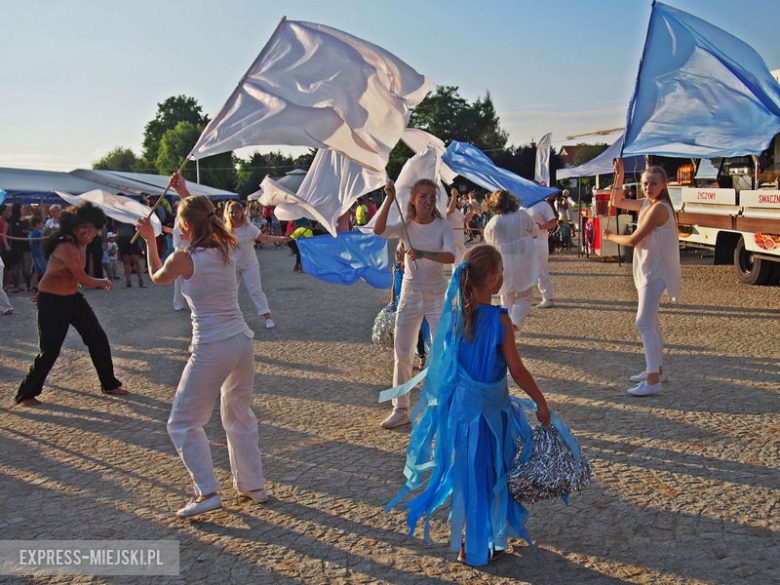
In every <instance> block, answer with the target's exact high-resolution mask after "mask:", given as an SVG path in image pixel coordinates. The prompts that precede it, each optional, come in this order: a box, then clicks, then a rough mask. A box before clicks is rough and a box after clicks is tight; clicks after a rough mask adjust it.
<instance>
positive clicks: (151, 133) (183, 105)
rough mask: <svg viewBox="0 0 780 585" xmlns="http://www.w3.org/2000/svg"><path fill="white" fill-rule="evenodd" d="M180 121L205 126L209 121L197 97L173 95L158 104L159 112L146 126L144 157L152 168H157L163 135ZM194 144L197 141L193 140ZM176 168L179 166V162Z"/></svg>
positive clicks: (159, 170)
mask: <svg viewBox="0 0 780 585" xmlns="http://www.w3.org/2000/svg"><path fill="white" fill-rule="evenodd" d="M179 122H189V123H190V124H193V125H194V126H197V127H200V128H203V127H205V125H206V124H207V123H208V117H207V116H205V115H204V114H203V108H201V106H200V105H199V104H198V101H197V100H196V99H195V98H191V97H187V96H185V95H179V96H171V97H169V98H168V99H166V100H165V101H164V102H162V103H159V104H157V114H156V115H155V117H154V120H151V121H150V122H148V123H147V124H146V127H145V128H144V143H143V146H144V152H143V159H144V161H145V163H146V164H147V165H148V166H150V167H151V168H156V161H157V157H158V154H159V150H160V141H161V140H162V137H163V135H164V134H165V133H166V132H167V131H168V130H173V129H174V128H176V125H177V124H178V123H179ZM196 140H197V138H196ZM194 144H195V142H193V145H194ZM187 154H189V152H187V153H185V156H186V155H187ZM182 160H184V157H182V158H181V159H180V161H179V164H181V161H182ZM176 168H179V165H178V164H177V165H176ZM174 170H175V169H174ZM157 171H158V172H162V171H161V169H157Z"/></svg>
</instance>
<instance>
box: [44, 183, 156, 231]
mask: <svg viewBox="0 0 780 585" xmlns="http://www.w3.org/2000/svg"><path fill="white" fill-rule="evenodd" d="M55 193H56V194H57V195H59V196H60V197H62V198H63V199H64V200H65V201H67V202H68V203H70V204H71V205H78V204H79V203H83V202H84V201H89V202H90V203H91V204H92V205H94V206H95V207H99V208H100V209H102V210H103V212H104V213H105V214H106V215H107V216H108V217H110V218H113V219H115V220H116V221H118V222H120V223H129V224H132V225H135V224H137V223H138V220H139V219H141V218H142V217H148V215H149V212H150V211H151V210H152V209H151V207H148V206H146V205H144V204H143V203H141V202H139V201H136V200H135V199H130V197H124V196H122V195H114V194H112V193H109V192H108V191H103V189H94V190H92V191H87V192H86V193H82V194H81V195H72V194H70V193H65V192H64V191H55ZM151 220H152V227H153V228H154V235H155V236H159V235H160V234H161V233H162V224H161V223H160V218H159V217H157V214H156V213H153V214H152V217H151Z"/></svg>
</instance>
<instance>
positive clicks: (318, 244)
mask: <svg viewBox="0 0 780 585" xmlns="http://www.w3.org/2000/svg"><path fill="white" fill-rule="evenodd" d="M296 243H297V244H298V250H299V251H300V253H301V264H302V266H303V271H304V272H306V273H307V274H311V275H312V276H314V277H315V278H319V279H320V280H324V281H326V282H331V283H334V284H348V285H351V284H355V283H356V282H357V281H358V280H360V279H363V280H365V281H366V282H367V283H368V284H370V285H371V286H373V287H374V288H390V287H391V286H392V285H393V274H392V272H391V271H390V261H389V260H388V255H387V240H386V239H385V238H380V237H379V236H375V235H374V234H362V233H360V232H339V233H338V237H335V238H334V237H332V236H329V235H322V236H314V237H313V238H298V239H297V240H296Z"/></svg>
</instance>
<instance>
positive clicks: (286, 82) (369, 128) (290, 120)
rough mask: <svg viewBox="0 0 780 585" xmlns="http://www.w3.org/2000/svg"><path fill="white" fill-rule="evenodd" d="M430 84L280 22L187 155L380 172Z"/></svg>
mask: <svg viewBox="0 0 780 585" xmlns="http://www.w3.org/2000/svg"><path fill="white" fill-rule="evenodd" d="M431 87H432V84H431V82H430V80H428V79H427V78H426V77H424V76H422V75H420V74H419V73H417V72H416V71H415V70H414V69H412V68H411V67H409V66H408V65H407V64H406V63H404V62H403V61H401V60H400V59H398V58H397V57H396V56H394V55H393V54H391V53H389V52H387V51H385V50H384V49H382V48H381V47H378V46H376V45H373V44H371V43H369V42H366V41H364V40H362V39H359V38H357V37H354V36H352V35H349V34H347V33H345V32H342V31H340V30H337V29H334V28H330V27H327V26H323V25H320V24H314V23H307V22H296V21H287V20H285V21H283V22H282V23H281V24H280V25H279V27H278V28H277V30H276V32H275V33H274V34H273V36H272V37H271V39H270V40H269V41H268V44H267V45H266V46H265V47H264V48H263V50H262V51H261V52H260V55H259V56H258V57H257V59H256V60H255V62H254V63H253V64H252V66H251V67H250V68H249V70H248V71H247V73H246V74H245V75H244V78H243V79H242V80H241V82H240V83H239V85H238V87H237V88H236V89H235V91H234V92H233V95H231V96H230V98H229V99H228V101H227V102H226V103H225V105H224V106H223V107H222V110H221V111H220V112H219V114H217V116H216V117H215V118H214V119H213V120H212V121H211V122H210V123H209V125H208V126H206V128H205V130H204V131H203V134H201V136H200V138H199V139H198V142H197V144H196V145H195V147H194V148H193V149H192V152H191V153H190V156H191V157H192V158H196V159H199V158H203V157H206V156H210V155H213V154H218V153H221V152H227V151H230V150H235V149H237V148H240V147H243V146H256V145H261V144H268V145H290V146H313V147H316V148H330V149H332V150H334V151H336V152H340V153H342V154H344V155H345V156H347V157H348V158H350V159H352V160H354V161H355V162H358V163H360V164H361V165H363V166H365V167H367V168H370V169H373V170H376V171H382V170H384V168H385V166H386V165H387V160H388V157H389V155H390V150H391V149H392V148H393V147H394V146H395V144H396V143H397V142H398V140H399V138H400V137H401V134H402V133H403V131H404V128H406V124H407V122H408V120H409V111H410V108H412V107H414V106H416V105H417V104H418V103H420V102H421V101H422V99H423V98H424V97H425V95H426V94H427V93H428V92H429V91H430V89H431Z"/></svg>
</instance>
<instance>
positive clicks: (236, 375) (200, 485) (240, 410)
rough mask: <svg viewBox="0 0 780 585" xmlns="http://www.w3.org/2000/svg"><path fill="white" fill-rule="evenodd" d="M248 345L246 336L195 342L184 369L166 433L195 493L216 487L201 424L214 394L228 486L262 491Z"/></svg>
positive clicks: (252, 367) (251, 351) (251, 358)
mask: <svg viewBox="0 0 780 585" xmlns="http://www.w3.org/2000/svg"><path fill="white" fill-rule="evenodd" d="M254 381H255V360H254V344H253V342H252V339H251V338H249V337H247V336H246V335H244V334H243V333H242V334H239V335H235V336H233V337H231V338H229V339H225V340H224V341H218V342H214V343H203V344H199V345H197V346H195V349H194V351H193V352H192V355H191V356H190V359H189V361H188V362H187V365H186V366H185V367H184V372H183V373H182V376H181V380H180V381H179V387H178V388H177V389H176V397H175V398H174V400H173V406H172V407H171V416H170V418H169V419H168V434H169V435H170V437H171V440H172V441H173V444H174V446H175V447H176V451H178V452H179V455H180V456H181V459H182V461H183V462H184V465H185V466H186V467H187V471H189V472H190V476H192V481H193V484H194V486H195V495H196V496H201V495H204V494H210V493H212V492H216V491H219V482H218V481H217V478H216V476H215V475H214V464H213V462H212V460H211V449H210V448H209V441H208V439H207V438H206V433H205V432H204V431H203V427H204V426H205V425H206V423H208V421H209V419H210V418H211V413H212V412H213V410H214V404H215V402H216V401H217V397H220V413H221V415H222V426H223V427H224V429H225V434H226V435H227V448H228V456H229V458H230V470H231V471H232V472H233V487H234V488H235V489H236V490H237V491H239V492H242V493H246V492H250V491H254V490H259V489H264V488H265V480H264V479H263V464H262V461H261V459H260V447H259V445H258V441H259V435H258V430H257V419H256V418H255V413H254V412H253V411H252V391H253V390H254V386H255V384H254Z"/></svg>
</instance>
